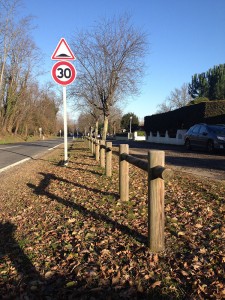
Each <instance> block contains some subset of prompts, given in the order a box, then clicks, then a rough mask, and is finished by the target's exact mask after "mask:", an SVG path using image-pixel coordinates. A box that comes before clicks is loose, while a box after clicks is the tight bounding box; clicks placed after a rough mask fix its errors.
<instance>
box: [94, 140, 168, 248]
mask: <svg viewBox="0 0 225 300" xmlns="http://www.w3.org/2000/svg"><path fill="white" fill-rule="evenodd" d="M90 140H91V143H90V142H89V141H90ZM88 146H89V148H90V149H91V150H92V153H93V154H94V155H95V158H96V160H97V161H99V157H100V165H101V167H104V168H105V170H106V176H112V143H111V142H106V143H105V141H100V146H99V141H98V140H95V139H92V138H88ZM129 164H132V165H134V166H136V167H138V168H140V169H142V170H144V171H146V172H148V246H149V248H150V250H151V251H153V252H160V251H163V250H164V249H165V241H164V240H165V237H164V223H165V217H164V197H165V180H167V181H168V180H170V179H171V178H172V177H173V172H172V170H170V169H167V168H165V152H164V151H155V150H154V151H153V150H151V151H149V152H148V160H147V161H144V160H141V159H138V158H136V157H134V156H132V155H129V145H127V144H121V145H120V147H119V194H120V199H121V200H122V201H128V200H129Z"/></svg>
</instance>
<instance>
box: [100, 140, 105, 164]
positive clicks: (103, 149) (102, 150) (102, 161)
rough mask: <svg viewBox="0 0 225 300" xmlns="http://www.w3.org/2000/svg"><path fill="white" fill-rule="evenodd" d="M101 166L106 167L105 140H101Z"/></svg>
mask: <svg viewBox="0 0 225 300" xmlns="http://www.w3.org/2000/svg"><path fill="white" fill-rule="evenodd" d="M100 166H101V167H102V168H105V141H104V140H102V141H100Z"/></svg>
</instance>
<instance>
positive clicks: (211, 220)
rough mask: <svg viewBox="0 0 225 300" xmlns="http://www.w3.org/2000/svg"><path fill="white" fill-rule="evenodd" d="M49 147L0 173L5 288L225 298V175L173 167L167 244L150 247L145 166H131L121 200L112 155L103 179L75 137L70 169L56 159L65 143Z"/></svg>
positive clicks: (8, 291) (0, 266) (1, 282)
mask: <svg viewBox="0 0 225 300" xmlns="http://www.w3.org/2000/svg"><path fill="white" fill-rule="evenodd" d="M54 153H55V154H53V153H51V155H53V158H52V159H51V160H48V161H46V160H44V159H43V160H36V161H33V162H32V163H30V164H26V172H25V171H20V170H19V169H18V170H17V171H16V172H15V175H14V174H12V176H10V177H6V178H5V179H4V178H3V181H2V188H1V191H2V193H3V194H4V198H3V199H1V201H0V211H1V219H2V223H1V227H0V234H1V237H3V238H2V239H1V240H0V247H1V251H0V252H1V258H2V260H1V262H0V274H1V276H0V293H1V294H2V295H8V296H7V297H11V298H13V297H15V295H16V296H18V295H19V296H20V297H21V298H22V297H24V298H32V297H34V296H35V297H36V298H39V299H41V298H45V297H46V298H47V299H50V298H51V297H52V298H54V299H67V298H68V299H73V298H74V299H79V297H89V298H91V297H93V299H95V298H96V299H106V298H107V295H108V296H109V297H111V298H112V299H118V298H120V299H122V298H126V299H127V297H128V298H130V299H132V298H141V299H147V298H148V297H151V296H153V297H155V298H156V299H160V297H164V298H171V299H172V298H174V299H175V298H177V299H206V298H208V297H211V298H212V299H222V298H223V296H224V294H225V288H224V264H225V256H224V253H225V251H224V239H225V229H224V225H223V224H224V211H225V210H224V207H225V200H224V194H225V186H224V184H222V183H218V182H213V184H212V182H209V181H207V182H205V181H204V180H203V179H202V180H201V179H200V178H195V177H193V176H189V175H184V174H183V175H180V174H177V173H175V177H174V179H173V180H172V181H170V182H168V183H166V197H165V212H166V226H165V234H166V250H165V252H164V253H160V254H154V253H151V252H150V251H149V250H148V248H147V246H146V241H147V189H146V185H147V174H146V173H145V172H144V171H142V170H139V169H137V168H135V167H133V166H130V199H129V201H126V202H123V201H120V199H119V197H118V157H116V156H113V176H112V178H107V177H106V176H105V175H104V170H103V169H101V168H100V167H99V165H98V163H97V162H96V161H95V160H94V159H93V157H92V156H91V154H90V151H88V150H87V149H86V148H85V147H84V145H83V143H81V142H79V143H77V142H75V144H74V145H73V146H72V148H71V150H70V162H69V165H68V167H67V168H65V167H61V166H58V165H57V164H55V162H56V161H57V160H59V158H60V156H61V151H59V150H57V151H55V152H54ZM54 155H55V156H54ZM53 162H54V163H53ZM34 173H35V174H34ZM27 183H28V184H27ZM7 224H8V226H6V225H7ZM10 224H13V225H12V226H9V225H10ZM113 297H114V298H113Z"/></svg>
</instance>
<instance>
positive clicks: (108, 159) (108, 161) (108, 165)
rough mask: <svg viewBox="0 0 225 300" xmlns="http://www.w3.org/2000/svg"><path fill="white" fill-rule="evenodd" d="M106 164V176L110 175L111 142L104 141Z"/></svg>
mask: <svg viewBox="0 0 225 300" xmlns="http://www.w3.org/2000/svg"><path fill="white" fill-rule="evenodd" d="M105 151H106V165H105V173H106V176H108V177H111V176H112V142H106V149H105Z"/></svg>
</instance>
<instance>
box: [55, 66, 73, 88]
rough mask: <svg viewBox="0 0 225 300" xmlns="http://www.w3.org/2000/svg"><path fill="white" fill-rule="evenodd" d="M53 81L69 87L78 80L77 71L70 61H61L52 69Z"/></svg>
mask: <svg viewBox="0 0 225 300" xmlns="http://www.w3.org/2000/svg"><path fill="white" fill-rule="evenodd" d="M52 77H53V79H54V80H55V81H56V82H57V83H58V84H61V85H64V86H65V85H69V84H71V83H72V82H73V81H74V80H75V78H76V69H75V67H74V66H73V65H72V64H71V63H70V62H68V61H59V62H57V63H56V64H54V66H53V67H52Z"/></svg>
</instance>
